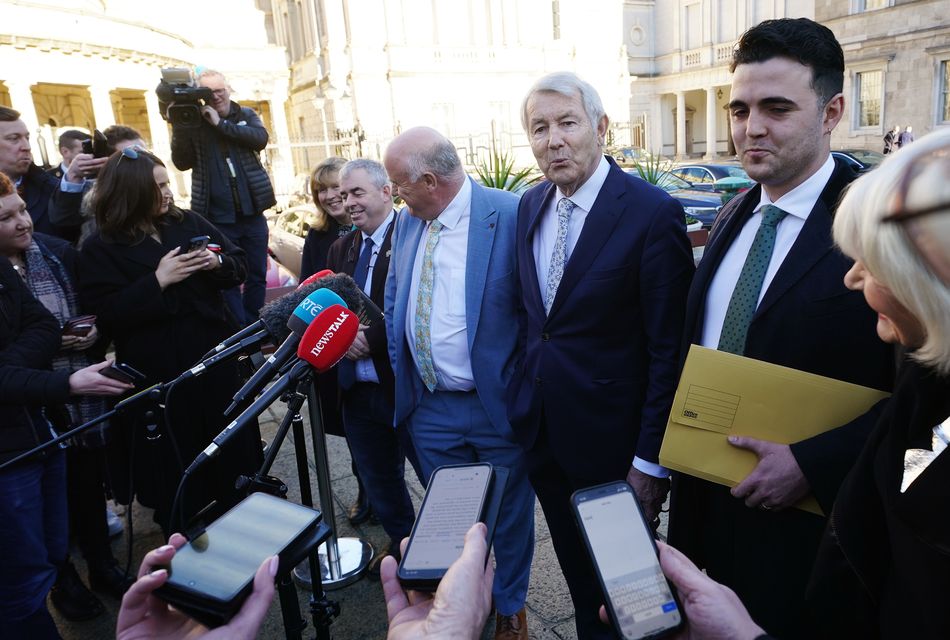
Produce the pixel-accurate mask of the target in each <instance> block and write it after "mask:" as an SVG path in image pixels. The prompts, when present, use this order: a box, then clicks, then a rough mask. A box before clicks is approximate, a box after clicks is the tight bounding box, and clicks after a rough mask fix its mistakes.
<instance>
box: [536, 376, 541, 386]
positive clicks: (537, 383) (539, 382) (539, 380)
mask: <svg viewBox="0 0 950 640" xmlns="http://www.w3.org/2000/svg"><path fill="white" fill-rule="evenodd" d="M534 384H536V385H537V386H539V387H540V386H541V378H535V379H534Z"/></svg>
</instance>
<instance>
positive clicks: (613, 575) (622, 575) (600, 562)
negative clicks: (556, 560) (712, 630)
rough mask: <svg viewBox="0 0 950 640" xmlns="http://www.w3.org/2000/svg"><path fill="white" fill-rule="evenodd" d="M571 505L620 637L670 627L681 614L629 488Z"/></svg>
mask: <svg viewBox="0 0 950 640" xmlns="http://www.w3.org/2000/svg"><path fill="white" fill-rule="evenodd" d="M577 510H578V513H579V515H580V518H581V522H582V523H583V527H584V530H585V532H586V534H587V540H588V542H589V543H590V547H591V550H592V552H593V555H594V562H595V564H596V565H597V570H598V571H599V573H600V575H601V578H602V579H603V583H604V586H605V588H606V591H607V597H608V598H609V599H610V601H611V604H612V606H613V610H614V613H615V614H616V618H617V622H618V625H619V627H620V629H619V631H620V632H621V634H622V635H623V637H624V638H627V639H634V638H644V637H649V636H652V635H655V634H658V633H661V632H663V631H665V630H667V629H671V628H674V627H676V626H677V625H678V624H679V623H680V620H681V614H680V611H679V608H678V607H677V605H676V601H675V600H674V599H673V593H672V591H671V589H670V586H669V583H668V582H667V581H666V577H665V576H664V575H663V571H662V570H661V568H660V562H659V559H658V558H657V556H656V551H655V550H654V547H653V542H652V539H651V535H650V533H649V531H648V530H647V527H646V525H645V524H644V522H643V518H642V517H641V516H640V512H639V510H638V508H637V505H636V503H635V502H634V497H633V494H632V493H631V492H629V491H626V490H618V491H617V492H616V493H613V494H610V495H601V496H597V497H593V498H590V499H586V500H584V501H582V502H578V504H577Z"/></svg>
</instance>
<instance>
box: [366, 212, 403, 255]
mask: <svg viewBox="0 0 950 640" xmlns="http://www.w3.org/2000/svg"><path fill="white" fill-rule="evenodd" d="M395 216H396V210H395V209H392V210H390V212H389V215H388V216H386V219H385V220H383V223H382V224H381V225H379V226H378V227H376V231H374V232H373V235H371V236H368V235H366V234H365V233H363V232H362V231H360V235H361V236H362V238H363V242H364V243H365V242H366V238H372V239H373V245H374V246H377V247H381V246H383V241H384V240H385V239H386V232H387V231H388V230H389V225H390V223H392V221H393V218H394V217H395Z"/></svg>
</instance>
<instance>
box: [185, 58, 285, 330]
mask: <svg viewBox="0 0 950 640" xmlns="http://www.w3.org/2000/svg"><path fill="white" fill-rule="evenodd" d="M198 83H199V85H201V86H202V87H205V88H207V89H209V90H210V91H211V96H212V97H211V98H210V100H208V101H207V104H205V105H203V106H202V107H201V117H202V120H201V121H200V122H197V123H194V125H192V126H189V124H190V123H182V122H176V120H175V119H174V118H170V120H171V122H172V143H171V144H172V162H173V163H174V164H175V166H176V167H178V169H180V170H182V171H185V170H187V169H191V170H192V173H191V210H192V211H194V212H195V213H197V214H199V215H201V216H204V217H205V218H207V219H208V220H210V221H211V222H212V223H214V225H215V226H216V227H218V228H219V229H220V230H221V231H222V232H223V233H224V234H225V235H226V236H227V237H228V238H229V239H230V240H231V241H232V242H233V243H234V244H236V245H238V246H239V247H240V248H242V249H243V250H244V252H245V254H246V256H247V267H248V275H247V281H246V282H245V283H244V294H243V300H242V297H241V291H240V289H239V288H238V287H235V288H234V289H231V290H230V291H227V292H225V299H226V301H227V303H228V306H229V307H230V308H231V311H232V312H233V313H234V315H235V317H236V319H237V320H238V322H241V323H242V324H249V323H251V322H253V321H254V320H256V319H257V314H258V311H259V310H260V308H261V307H262V306H263V304H264V289H265V278H266V273H267V223H266V222H265V220H264V216H262V215H261V214H262V213H263V211H264V210H265V209H267V208H268V207H272V206H274V205H275V204H276V202H277V201H276V200H275V198H274V188H273V186H271V183H270V178H269V177H268V175H267V173H266V172H265V171H264V167H263V166H262V165H261V160H260V155H259V154H260V152H261V150H262V149H263V148H264V147H265V146H266V145H267V130H266V129H265V128H264V124H263V123H262V122H261V119H260V117H258V115H257V114H256V113H254V111H253V110H252V109H250V108H248V107H242V106H241V105H239V104H238V103H236V102H233V101H232V100H231V89H230V87H229V86H228V82H227V80H226V79H225V77H224V75H222V74H221V73H220V72H218V71H212V70H210V69H206V70H204V71H202V72H201V73H200V74H199V76H198ZM172 106H173V107H174V106H175V105H174V103H173V105H172Z"/></svg>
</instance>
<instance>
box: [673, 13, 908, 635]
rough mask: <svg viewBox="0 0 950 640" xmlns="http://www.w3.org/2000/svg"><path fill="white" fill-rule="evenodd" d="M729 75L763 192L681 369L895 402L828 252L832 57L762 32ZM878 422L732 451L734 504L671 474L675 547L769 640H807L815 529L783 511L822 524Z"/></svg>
mask: <svg viewBox="0 0 950 640" xmlns="http://www.w3.org/2000/svg"><path fill="white" fill-rule="evenodd" d="M732 70H733V72H734V76H733V80H732V93H731V99H730V102H729V113H730V117H731V120H732V135H733V140H734V142H735V145H736V149H737V151H738V154H739V158H740V160H741V161H742V166H743V168H745V170H746V171H747V172H748V174H749V176H750V177H752V178H753V179H754V180H756V181H757V182H758V183H759V185H758V186H756V187H755V188H753V189H752V190H750V191H748V192H746V193H744V194H742V196H741V197H737V198H735V199H734V200H732V201H731V202H730V203H729V204H728V205H726V207H725V208H724V209H723V211H722V212H721V213H720V215H719V218H718V219H717V221H716V223H715V224H714V226H713V229H712V232H711V234H710V238H709V242H708V244H707V246H706V252H705V255H704V256H703V260H702V262H700V264H699V267H698V269H697V271H696V275H695V277H694V278H693V284H692V287H691V288H690V293H689V300H688V303H687V308H686V326H685V333H684V337H685V339H684V342H685V345H684V349H683V355H684V357H685V354H686V349H687V348H688V346H689V344H690V343H696V344H700V345H702V346H705V347H709V348H713V349H719V350H722V351H729V352H732V353H736V354H738V355H743V356H746V357H749V358H755V359H758V360H764V361H767V362H772V363H775V364H779V365H783V366H786V367H792V368H794V369H799V370H802V371H807V372H810V373H815V374H819V375H823V376H828V377H831V378H836V379H839V380H845V381H848V382H852V383H856V384H860V385H865V386H869V387H874V388H878V389H889V388H890V387H891V384H892V380H893V363H894V358H893V354H892V352H891V349H890V348H889V347H887V346H886V345H884V344H883V343H882V342H881V341H880V340H878V338H877V334H876V332H875V324H876V316H875V314H874V312H873V311H871V309H869V308H868V307H867V305H866V304H865V303H864V300H863V298H862V297H861V295H860V292H858V291H849V290H848V289H847V288H846V287H845V285H844V282H843V278H844V274H845V273H846V272H847V271H848V269H849V268H850V266H851V260H849V259H848V258H846V257H845V256H844V255H842V254H841V253H840V252H838V251H837V250H836V249H835V247H834V243H833V241H832V238H831V222H832V216H833V212H834V207H835V206H836V204H837V201H838V198H839V195H840V194H841V192H842V190H843V189H844V188H845V187H846V186H847V185H848V183H849V182H850V181H851V180H853V179H854V174H853V173H852V171H851V170H850V169H849V168H848V167H847V166H846V165H845V164H844V163H842V162H837V161H835V160H834V159H833V158H832V157H831V132H832V131H833V130H834V128H835V127H836V126H837V124H838V122H839V121H840V120H841V117H842V115H843V113H844V97H843V96H842V93H841V92H842V85H843V80H844V55H843V53H842V50H841V47H840V45H839V44H838V42H837V41H836V40H835V37H834V34H833V33H832V32H831V31H830V30H829V29H827V28H826V27H824V26H822V25H819V24H817V23H815V22H813V21H811V20H807V19H805V18H800V19H782V20H769V21H766V22H763V23H761V24H759V25H757V26H755V27H753V28H752V29H750V30H749V31H747V32H746V33H745V34H744V35H743V36H742V38H741V39H740V40H739V44H738V45H737V47H736V50H735V53H734V57H733V62H732ZM872 424H873V417H872V416H871V415H870V414H869V415H866V416H862V417H861V418H859V419H857V420H855V421H854V422H853V423H850V424H848V425H844V426H841V427H839V428H837V429H832V430H831V431H829V432H827V433H825V434H822V435H819V436H816V437H813V438H808V439H806V440H803V441H801V442H797V443H794V444H792V445H783V444H777V443H774V442H766V441H762V440H755V439H752V438H747V437H741V434H736V435H735V436H733V437H730V440H729V441H730V443H731V444H733V445H734V446H737V447H741V448H743V449H747V450H750V451H752V452H753V453H755V454H756V455H757V456H758V458H759V462H758V465H757V466H756V468H755V469H754V470H753V471H752V473H750V474H749V475H748V476H747V477H746V478H745V479H744V480H743V481H742V482H741V483H739V484H738V485H737V486H736V487H734V488H732V489H731V490H730V489H729V488H728V487H724V486H720V485H716V484H712V483H709V482H705V481H702V480H699V479H697V478H693V477H689V476H685V475H678V476H677V477H676V478H675V479H674V485H673V497H672V513H671V516H670V530H669V533H670V535H669V540H670V543H671V544H673V545H674V546H677V547H679V548H680V549H681V550H683V551H684V552H686V553H687V554H688V555H690V557H692V559H693V560H694V561H696V563H697V564H698V565H699V566H700V567H701V568H705V569H706V571H707V572H708V574H709V576H710V577H712V578H713V579H715V580H718V581H719V582H722V583H724V584H726V585H727V586H729V587H731V588H732V589H734V590H735V591H736V593H737V594H738V595H739V597H740V598H741V599H742V601H743V603H745V604H746V606H747V607H748V608H749V611H750V613H751V614H752V617H753V618H754V619H755V620H756V621H757V622H758V623H759V624H761V625H762V626H763V627H764V628H765V629H767V630H768V631H769V632H770V633H772V634H775V635H777V636H779V637H782V638H795V637H801V636H802V635H803V634H804V630H803V629H802V627H801V623H802V619H803V616H802V609H803V607H804V602H803V600H804V593H805V585H806V582H807V579H808V575H809V572H810V570H811V566H812V562H813V561H814V558H815V554H816V552H817V547H818V542H819V539H820V536H821V533H822V531H823V529H824V526H825V518H823V517H820V516H817V515H814V514H811V513H808V512H805V511H801V510H799V509H795V508H793V505H794V504H795V503H796V502H797V501H798V500H800V499H801V498H803V497H805V496H806V495H807V494H809V493H812V494H814V495H815V497H816V498H817V499H818V502H819V504H820V505H821V507H822V509H823V510H824V511H825V513H829V512H830V507H831V504H832V502H833V501H834V498H835V494H836V493H837V490H838V487H839V485H840V483H841V481H842V479H843V478H844V476H845V474H846V473H847V472H848V470H849V469H850V467H851V465H852V464H853V463H854V460H855V459H856V457H857V454H858V452H859V451H860V449H861V447H862V445H863V443H864V439H865V438H866V436H867V433H868V432H869V429H870V427H871V426H872Z"/></svg>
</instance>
